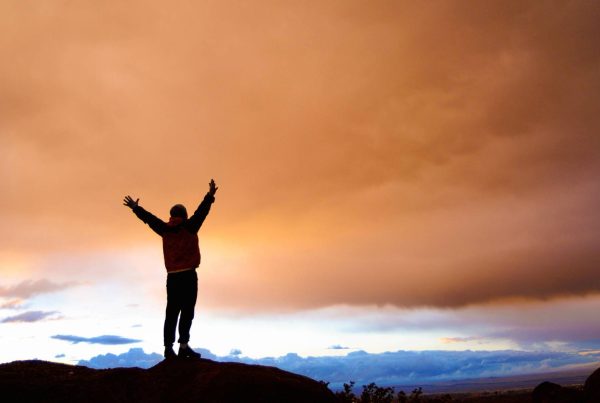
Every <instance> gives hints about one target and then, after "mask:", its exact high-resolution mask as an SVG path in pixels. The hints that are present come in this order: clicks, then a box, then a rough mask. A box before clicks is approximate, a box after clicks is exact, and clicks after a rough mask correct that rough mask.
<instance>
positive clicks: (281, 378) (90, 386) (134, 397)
mask: <svg viewBox="0 0 600 403" xmlns="http://www.w3.org/2000/svg"><path fill="white" fill-rule="evenodd" d="M0 390H2V395H1V397H2V401H19V402H38V401H44V402H82V401H85V402H87V403H93V402H107V401H109V402H134V401H138V402H166V401H176V402H207V403H208V402H223V403H226V402H242V401H243V402H291V403H293V402H323V403H326V402H334V401H335V396H334V394H333V393H332V392H331V391H330V390H329V389H328V388H327V387H326V386H325V385H324V384H321V383H319V382H317V381H315V380H313V379H310V378H307V377H305V376H301V375H296V374H293V373H291V372H286V371H283V370H280V369H278V368H274V367H267V366H260V365H248V364H240V363H223V362H215V361H211V360H206V359H200V360H168V361H162V362H160V363H159V364H157V365H155V366H154V367H152V368H149V369H141V368H113V369H104V370H97V369H91V368H87V367H83V366H73V365H66V364H57V363H51V362H46V361H38V360H34V361H15V362H12V363H8V364H2V365H0Z"/></svg>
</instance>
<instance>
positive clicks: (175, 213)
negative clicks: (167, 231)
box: [170, 204, 188, 219]
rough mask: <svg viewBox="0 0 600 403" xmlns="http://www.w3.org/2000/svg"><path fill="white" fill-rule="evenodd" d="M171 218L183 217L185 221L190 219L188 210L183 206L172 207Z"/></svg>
mask: <svg viewBox="0 0 600 403" xmlns="http://www.w3.org/2000/svg"><path fill="white" fill-rule="evenodd" d="M170 213H171V217H181V218H183V219H186V218H188V215H187V210H186V209H185V206H184V205H183V204H176V205H174V206H173V207H171V211H170Z"/></svg>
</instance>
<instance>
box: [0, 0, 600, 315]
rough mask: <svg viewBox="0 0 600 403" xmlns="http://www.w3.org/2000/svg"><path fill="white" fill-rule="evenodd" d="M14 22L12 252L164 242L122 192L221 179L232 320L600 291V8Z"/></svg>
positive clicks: (266, 7)
mask: <svg viewBox="0 0 600 403" xmlns="http://www.w3.org/2000/svg"><path fill="white" fill-rule="evenodd" d="M0 7H1V9H0V15H1V16H2V17H0V26H2V28H3V32H5V35H4V38H5V40H3V41H0V55H1V56H2V58H3V60H7V61H10V62H7V63H4V64H3V65H2V66H0V77H1V78H0V156H1V159H0V161H1V162H0V164H1V165H0V175H1V176H0V178H1V180H2V183H3V191H2V194H1V196H0V218H1V219H2V221H3V226H2V227H1V228H0V239H1V240H2V248H3V249H4V250H5V251H0V252H5V253H18V254H23V255H32V254H41V255H43V254H44V253H46V252H48V251H56V250H61V251H64V252H66V253H68V252H69V251H72V250H75V249H84V250H86V249H90V250H98V249H106V248H109V247H110V248H115V247H122V248H128V247H131V246H132V245H134V244H135V243H151V242H156V240H155V239H154V237H153V234H151V233H149V231H146V230H145V229H144V228H142V227H140V225H139V223H138V222H137V221H136V220H135V218H134V217H131V216H130V215H129V213H128V211H126V210H125V209H124V208H123V207H122V206H121V205H120V200H121V198H122V196H123V195H124V194H129V193H131V194H132V195H134V196H136V197H140V199H141V201H140V202H141V204H142V205H144V206H145V207H147V208H148V209H150V210H152V211H154V212H155V213H156V214H158V215H162V216H164V215H166V213H167V211H168V208H169V207H170V206H171V205H173V204H175V203H184V204H187V205H190V204H194V203H197V202H199V201H200V200H201V197H202V196H203V194H204V192H205V191H206V190H207V182H208V180H209V179H210V178H211V177H214V178H215V180H217V183H218V184H219V186H220V190H219V193H218V195H217V196H218V197H217V202H216V204H215V206H214V208H213V211H212V212H211V216H210V217H209V219H208V220H207V222H206V226H205V228H203V230H202V231H204V233H202V232H201V237H204V238H203V239H205V240H206V242H204V241H202V242H203V245H204V243H207V244H208V245H219V249H218V255H213V256H215V260H219V262H220V266H219V267H220V268H222V271H220V272H216V271H215V270H213V269H211V268H210V266H209V267H206V272H205V273H204V276H205V280H206V288H207V289H206V298H208V300H209V301H211V303H213V304H215V305H218V306H227V305H232V306H236V307H240V306H242V307H247V306H255V307H261V308H263V309H264V308H273V307H277V308H280V307H281V308H286V307H287V308H297V307H309V306H322V305H329V304H335V303H351V304H353V303H356V304H363V303H367V304H368V303H377V304H384V303H391V304H396V305H402V306H414V305H438V306H458V305H465V304H470V303H478V302H483V301H490V300H495V299H502V298H509V297H510V298H512V297H533V298H548V297H552V296H556V295H564V294H582V293H593V292H597V291H598V290H599V289H600V284H598V282H597V280H596V276H594V268H595V267H597V264H598V261H599V255H598V252H597V247H596V242H595V240H597V239H598V236H599V235H600V234H598V228H599V226H598V224H599V223H600V216H599V215H598V213H597V212H596V207H595V206H597V205H598V196H599V195H600V188H599V187H598V184H597V176H598V172H599V168H600V161H599V159H598V153H597V152H596V150H597V149H599V146H600V137H598V136H597V132H598V129H599V128H600V117H599V115H598V114H597V105H598V104H600V99H599V96H600V95H599V94H600V91H599V89H600V88H599V87H600V75H599V73H598V68H597V66H598V62H599V57H600V56H599V55H600V52H599V51H598V50H599V49H598V45H597V43H596V42H597V41H593V40H592V39H591V38H596V37H598V35H599V34H600V32H598V31H599V29H600V28H599V27H598V24H597V20H598V14H599V7H598V5H596V4H591V3H587V2H573V3H568V4H561V5H555V4H553V5H547V4H540V3H539V2H519V3H512V4H509V3H499V4H488V3H486V4H481V5H477V4H472V3H471V2H455V3H443V4H439V3H432V4H426V5H423V4H419V5H416V4H415V5H410V4H403V3H398V2H384V3H381V4H377V5H373V4H369V5H366V4H364V3H361V2H348V1H339V2H328V3H327V4H319V5H312V6H307V5H304V4H297V3H294V2H290V3H285V2H284V3H281V2H274V3H273V4H271V2H268V1H265V2H259V3H256V2H255V3H253V5H252V7H251V8H249V7H250V6H244V5H239V4H227V3H226V2H218V3H214V4H213V3H210V2H209V3H206V4H203V5H197V4H186V5H184V4H178V5H174V6H172V7H170V8H169V9H165V8H164V6H163V5H162V4H161V3H158V2H149V3H148V2H144V3H139V4H136V3H128V4H126V5H125V4H123V5H111V4H77V5H71V6H70V7H69V8H68V9H65V8H64V7H60V6H59V5H48V4H45V5H38V6H37V8H33V9H32V8H31V5H27V6H25V5H23V4H21V3H19V2H7V3H5V4H3V5H2V6H0ZM210 253H211V251H210V250H204V255H205V256H210ZM213 253H214V252H213ZM205 262H208V261H207V260H206V258H205ZM207 264H208V263H207Z"/></svg>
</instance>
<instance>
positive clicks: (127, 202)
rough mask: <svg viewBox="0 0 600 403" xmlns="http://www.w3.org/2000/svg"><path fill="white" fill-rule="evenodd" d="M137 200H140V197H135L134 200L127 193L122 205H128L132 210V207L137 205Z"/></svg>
mask: <svg viewBox="0 0 600 403" xmlns="http://www.w3.org/2000/svg"><path fill="white" fill-rule="evenodd" d="M139 201H140V199H137V200H136V201H133V199H132V198H131V196H129V195H127V196H125V198H124V199H123V205H124V206H127V207H129V208H130V209H132V210H133V209H134V207H137V205H138V202H139Z"/></svg>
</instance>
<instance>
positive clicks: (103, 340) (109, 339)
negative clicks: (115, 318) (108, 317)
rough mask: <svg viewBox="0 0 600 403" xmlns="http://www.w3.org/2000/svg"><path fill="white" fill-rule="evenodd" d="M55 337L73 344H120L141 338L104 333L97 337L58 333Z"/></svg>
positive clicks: (134, 341)
mask: <svg viewBox="0 0 600 403" xmlns="http://www.w3.org/2000/svg"><path fill="white" fill-rule="evenodd" d="M52 338H53V339H57V340H64V341H70V342H71V343H72V344H77V343H90V344H106V345H118V344H131V343H138V342H140V341H141V340H137V339H128V338H126V337H121V336H114V335H108V334H107V335H102V336H95V337H81V336H73V335H68V334H57V335H54V336H52Z"/></svg>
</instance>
